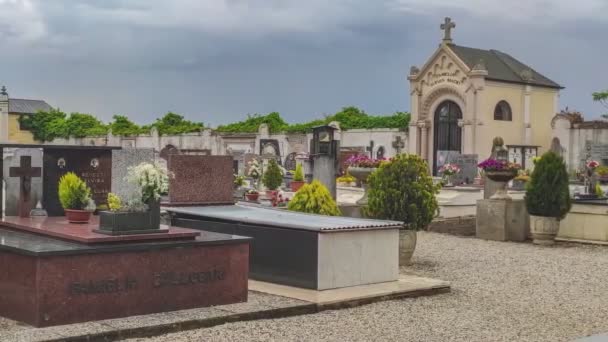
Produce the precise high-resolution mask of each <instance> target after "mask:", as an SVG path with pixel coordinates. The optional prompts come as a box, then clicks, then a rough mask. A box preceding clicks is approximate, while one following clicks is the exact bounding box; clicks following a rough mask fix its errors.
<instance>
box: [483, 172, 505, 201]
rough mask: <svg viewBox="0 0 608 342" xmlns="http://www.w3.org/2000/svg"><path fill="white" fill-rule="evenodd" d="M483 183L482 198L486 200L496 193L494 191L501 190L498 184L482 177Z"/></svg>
mask: <svg viewBox="0 0 608 342" xmlns="http://www.w3.org/2000/svg"><path fill="white" fill-rule="evenodd" d="M484 178H485V179H484V183H483V198H484V199H488V198H490V197H492V195H494V194H495V193H496V190H498V189H500V188H501V184H500V182H495V181H493V180H491V179H490V178H488V177H484Z"/></svg>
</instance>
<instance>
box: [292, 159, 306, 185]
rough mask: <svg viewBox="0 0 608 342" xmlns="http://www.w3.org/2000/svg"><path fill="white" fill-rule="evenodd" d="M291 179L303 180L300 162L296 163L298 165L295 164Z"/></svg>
mask: <svg viewBox="0 0 608 342" xmlns="http://www.w3.org/2000/svg"><path fill="white" fill-rule="evenodd" d="M293 180H294V181H296V182H303V181H304V171H303V170H302V164H300V163H298V165H296V172H294V174H293Z"/></svg>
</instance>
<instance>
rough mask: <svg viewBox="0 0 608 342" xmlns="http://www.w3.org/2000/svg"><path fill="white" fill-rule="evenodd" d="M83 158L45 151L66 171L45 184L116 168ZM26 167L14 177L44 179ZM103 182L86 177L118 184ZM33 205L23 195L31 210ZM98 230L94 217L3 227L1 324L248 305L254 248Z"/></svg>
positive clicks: (184, 236)
mask: <svg viewBox="0 0 608 342" xmlns="http://www.w3.org/2000/svg"><path fill="white" fill-rule="evenodd" d="M5 146H6V145H5ZM9 146H10V147H16V146H15V145H9ZM32 146H34V145H27V146H21V147H32ZM76 150H77V151H74V149H73V148H71V147H66V146H62V147H57V146H55V147H53V148H50V149H48V150H47V149H46V148H45V150H44V152H45V154H44V157H43V158H44V160H45V161H47V163H50V162H53V163H54V164H55V165H57V166H58V168H59V169H60V170H51V171H52V172H49V173H48V174H47V173H46V171H47V170H46V169H45V170H44V173H45V174H46V177H45V178H44V179H45V180H47V179H48V180H50V181H57V179H58V177H59V175H60V174H61V173H62V172H63V171H64V170H65V169H71V170H74V171H76V172H80V173H86V172H90V171H88V170H87V167H86V166H84V164H85V163H86V164H89V165H90V167H91V168H93V169H103V170H105V168H106V167H109V166H110V165H109V162H108V160H103V159H102V160H101V161H100V160H98V161H97V162H92V160H91V159H89V158H106V156H105V154H106V153H105V152H107V151H110V150H108V149H105V150H100V149H98V148H91V149H88V148H77V149H76ZM0 151H3V149H1V148H0ZM47 152H50V153H48V156H47V154H46V153H47ZM0 154H1V152H0ZM78 155H80V156H85V157H86V158H83V160H78V159H76V157H77V156H78ZM0 157H1V155H0ZM62 158H63V160H62ZM20 159H21V160H22V165H21V166H20V167H19V168H18V169H12V170H13V171H12V175H13V176H16V177H20V178H22V180H27V177H35V176H36V175H37V174H38V172H39V171H40V170H39V169H36V168H32V167H29V166H30V165H28V158H27V156H21V158H20ZM126 162H129V161H128V160H127V161H126ZM106 163H107V164H106ZM93 164H96V165H93ZM49 165H50V164H49ZM36 170H37V171H36ZM105 175H106V174H104V175H101V176H98V175H89V176H87V175H86V174H85V177H86V178H85V181H87V182H92V181H95V180H97V179H99V178H103V179H104V182H98V183H103V184H102V186H100V187H97V188H96V189H102V188H103V187H105V186H107V184H109V183H110V182H109V180H108V181H107V182H105V178H104V177H105ZM108 175H109V173H108ZM43 187H44V188H45V190H46V191H47V193H46V195H48V196H49V197H53V196H52V195H54V196H56V195H57V193H56V192H55V193H49V192H48V191H49V190H47V189H52V186H51V185H50V184H44V183H43ZM55 188H56V185H55ZM98 194H99V193H98ZM30 195H31V194H30V193H29V190H28V187H22V190H21V195H20V199H21V200H23V203H26V201H25V200H24V199H26V198H27V197H28V196H30ZM23 212H25V210H24V211H23ZM98 227H99V225H98V218H97V217H96V216H94V217H93V218H92V220H91V222H90V223H88V224H69V223H67V221H66V220H65V218H64V217H16V216H6V217H3V218H2V220H0V268H2V269H3V270H4V271H3V272H1V273H0V288H2V289H4V290H3V291H0V315H2V316H5V317H8V318H11V319H14V320H18V321H22V322H26V323H28V324H31V325H34V326H36V327H45V326H53V325H60V324H69V323H76V322H85V321H91V320H101V319H108V318H118V317H126V316H131V315H143V314H150V313H158V312H166V311H173V310H182V309H190V308H197V307H205V306H213V305H222V304H231V303H237V302H243V301H246V300H247V288H248V284H247V279H248V272H249V243H250V238H247V237H241V236H235V235H226V234H221V233H213V232H204V231H203V232H201V231H199V230H192V229H187V228H180V227H172V226H161V229H162V230H166V231H167V232H166V233H162V234H160V233H149V234H138V235H120V236H113V235H105V234H98V233H96V232H95V230H96V229H97V228H98Z"/></svg>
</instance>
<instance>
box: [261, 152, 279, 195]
mask: <svg viewBox="0 0 608 342" xmlns="http://www.w3.org/2000/svg"><path fill="white" fill-rule="evenodd" d="M262 177H263V178H262V181H263V182H264V185H265V186H266V187H267V188H268V189H270V190H276V189H277V188H278V187H279V186H280V185H281V183H283V174H282V173H281V168H279V164H277V161H276V160H274V159H270V161H269V162H268V167H267V168H266V171H264V175H263V176H262Z"/></svg>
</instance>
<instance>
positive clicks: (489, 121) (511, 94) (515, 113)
mask: <svg viewBox="0 0 608 342" xmlns="http://www.w3.org/2000/svg"><path fill="white" fill-rule="evenodd" d="M479 96H480V101H481V106H480V108H481V113H480V114H481V116H480V117H479V119H480V120H481V121H482V122H483V125H481V126H477V135H478V137H479V138H478V140H477V141H476V145H477V151H478V152H481V153H486V151H490V149H491V147H492V140H493V139H494V138H495V137H497V136H499V137H502V138H503V140H504V142H505V145H523V144H524V142H525V136H524V86H523V85H518V84H509V83H498V82H491V81H486V85H485V87H484V89H483V91H482V92H480V95H479ZM503 100H504V101H507V103H509V105H510V106H511V114H512V120H511V121H500V120H494V109H495V108H496V105H497V104H498V102H500V101H503Z"/></svg>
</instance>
